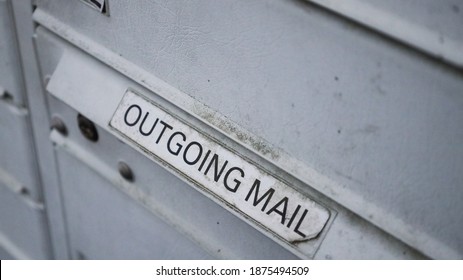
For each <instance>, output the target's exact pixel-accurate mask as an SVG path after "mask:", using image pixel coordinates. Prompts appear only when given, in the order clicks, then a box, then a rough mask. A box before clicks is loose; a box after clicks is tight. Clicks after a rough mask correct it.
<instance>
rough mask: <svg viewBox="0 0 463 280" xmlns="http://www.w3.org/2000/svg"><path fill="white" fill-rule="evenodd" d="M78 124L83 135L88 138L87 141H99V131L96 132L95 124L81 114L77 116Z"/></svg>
mask: <svg viewBox="0 0 463 280" xmlns="http://www.w3.org/2000/svg"><path fill="white" fill-rule="evenodd" d="M77 123H78V125H79V129H80V132H81V133H82V135H83V136H84V137H85V138H87V140H89V141H92V142H97V141H98V131H97V130H96V127H95V125H94V124H93V122H92V121H91V120H89V119H87V118H86V117H84V116H82V115H81V114H78V115H77Z"/></svg>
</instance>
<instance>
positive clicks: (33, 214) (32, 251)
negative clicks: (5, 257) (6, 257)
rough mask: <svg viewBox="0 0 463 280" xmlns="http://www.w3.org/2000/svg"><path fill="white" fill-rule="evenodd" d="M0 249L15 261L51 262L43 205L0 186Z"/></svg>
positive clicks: (2, 185) (1, 184)
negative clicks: (16, 259) (15, 259)
mask: <svg viewBox="0 0 463 280" xmlns="http://www.w3.org/2000/svg"><path fill="white" fill-rule="evenodd" d="M0 247H3V248H4V249H5V250H7V251H8V253H9V254H11V255H12V256H13V257H14V258H18V259H49V258H51V255H50V244H49V240H48V230H47V227H46V219H45V212H44V206H43V204H38V203H36V202H34V201H32V200H30V199H29V198H28V197H27V196H24V195H18V194H17V193H14V192H12V191H11V189H10V188H9V187H7V186H5V185H4V184H3V183H2V182H0Z"/></svg>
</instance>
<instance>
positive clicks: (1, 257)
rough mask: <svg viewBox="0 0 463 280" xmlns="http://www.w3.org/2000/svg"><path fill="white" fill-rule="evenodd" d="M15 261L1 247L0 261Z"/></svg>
mask: <svg viewBox="0 0 463 280" xmlns="http://www.w3.org/2000/svg"><path fill="white" fill-rule="evenodd" d="M12 259H14V258H13V256H11V255H10V254H9V253H8V252H7V251H6V250H5V249H3V248H2V247H0V260H12Z"/></svg>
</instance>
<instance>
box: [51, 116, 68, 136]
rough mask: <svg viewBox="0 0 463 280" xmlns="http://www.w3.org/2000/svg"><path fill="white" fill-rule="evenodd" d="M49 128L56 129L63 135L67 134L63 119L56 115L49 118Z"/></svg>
mask: <svg viewBox="0 0 463 280" xmlns="http://www.w3.org/2000/svg"><path fill="white" fill-rule="evenodd" d="M50 129H54V130H56V131H58V132H59V133H60V134H61V135H63V136H67V135H68V129H67V128H66V125H65V124H64V122H63V120H62V119H60V118H59V117H58V116H53V117H52V118H51V121H50Z"/></svg>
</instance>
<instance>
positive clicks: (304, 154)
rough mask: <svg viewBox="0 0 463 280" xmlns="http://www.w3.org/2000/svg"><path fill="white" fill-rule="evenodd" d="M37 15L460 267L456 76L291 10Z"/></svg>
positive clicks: (223, 6)
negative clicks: (199, 106) (200, 107)
mask: <svg viewBox="0 0 463 280" xmlns="http://www.w3.org/2000/svg"><path fill="white" fill-rule="evenodd" d="M38 4H39V8H40V11H38V12H37V14H36V15H37V16H36V19H37V20H38V21H39V22H40V23H42V24H44V25H45V26H48V27H49V28H51V29H52V30H53V31H54V32H57V33H58V34H60V35H61V36H63V37H66V39H67V40H70V41H71V42H73V43H74V44H77V45H79V46H80V47H81V48H83V49H85V50H86V51H88V52H90V53H92V54H93V55H96V56H97V57H98V56H99V59H102V60H104V61H105V62H106V63H108V64H110V65H112V66H113V67H115V68H116V69H118V70H119V71H122V72H123V71H128V70H127V69H130V68H129V67H125V66H124V64H121V63H120V61H122V60H126V61H130V62H131V63H133V64H135V65H137V66H139V67H140V68H141V69H143V70H146V71H147V72H149V73H151V74H153V75H155V76H157V77H158V78H160V79H162V80H164V81H165V82H167V83H168V84H169V85H171V86H173V87H175V88H177V89H179V90H180V92H184V93H185V94H187V95H189V96H192V97H193V98H194V99H196V100H198V101H200V103H204V104H206V105H207V106H209V107H211V108H212V109H213V110H217V111H218V112H220V114H218V115H223V116H226V117H227V119H229V120H231V121H232V122H233V123H237V124H238V125H239V126H241V127H244V128H245V129H247V130H248V131H253V133H254V134H256V135H258V136H261V137H263V138H265V139H266V140H267V141H268V142H270V143H271V144H273V145H274V146H277V147H279V148H281V149H282V150H284V151H285V152H286V153H287V154H288V155H289V156H288V157H286V156H282V157H280V158H276V159H273V162H274V163H275V164H276V165H277V166H279V167H281V168H283V169H284V170H287V171H288V172H290V173H291V174H293V175H295V176H296V177H297V178H299V179H301V180H302V181H304V182H308V183H309V185H311V186H312V187H313V188H315V189H316V190H318V191H320V192H321V193H323V194H325V195H326V196H327V197H329V198H331V199H333V200H334V201H336V202H338V203H340V204H341V205H343V206H345V207H347V208H348V209H349V210H351V211H353V212H354V213H356V214H358V215H360V216H361V217H363V218H364V219H366V220H367V221H370V222H371V223H373V224H375V225H377V226H379V227H380V228H382V229H383V230H385V231H387V232H389V233H391V234H392V235H394V236H396V237H397V238H399V239H401V240H403V241H405V242H406V243H407V244H409V245H411V246H413V247H415V248H417V249H418V250H420V251H422V252H424V253H425V254H427V255H429V256H431V257H436V258H449V257H450V258H460V257H461V256H462V252H463V248H462V244H463V242H462V239H461V234H460V232H461V230H462V227H463V222H462V220H461V218H460V215H459V213H461V211H462V210H463V209H462V208H461V207H462V206H461V205H462V204H461V203H460V201H461V198H462V196H463V193H462V189H461V185H462V184H463V175H462V173H461V172H460V171H459V170H460V169H461V167H462V166H463V148H462V146H461V145H460V143H461V142H462V140H463V131H462V126H461V125H460V124H461V123H462V121H463V115H462V110H461V107H462V103H463V99H462V96H461V94H460V93H461V91H462V89H463V80H462V79H461V73H460V72H458V71H455V70H454V69H453V68H450V67H447V66H445V65H443V64H441V63H438V62H436V61H435V60H433V59H429V58H427V57H424V56H423V55H421V54H418V53H416V52H415V51H414V50H412V49H409V48H406V47H404V46H402V45H399V44H395V43H394V42H391V41H388V40H387V39H385V38H383V37H380V36H377V35H376V34H375V33H373V32H370V31H368V30H365V29H362V28H358V26H357V25H355V24H353V23H351V22H347V21H345V20H342V19H339V18H338V17H337V16H336V15H333V14H330V13H326V12H324V11H323V10H321V9H319V8H316V7H314V6H311V5H308V4H307V5H306V4H303V3H300V2H297V1H269V2H259V1H256V2H250V1H242V2H241V1H220V2H219V1H216V2H213V3H210V2H208V3H207V7H208V8H207V9H203V8H202V7H204V6H206V3H200V2H196V1H191V2H186V3H183V2H182V3H180V2H165V3H161V4H159V3H155V2H152V1H144V2H143V4H142V5H126V4H124V2H123V1H113V2H112V3H111V17H109V18H108V17H98V16H96V15H95V13H94V11H91V9H88V7H85V6H84V5H79V4H81V3H79V2H78V1H75V2H72V3H54V2H53V4H52V2H51V1H38ZM42 12H46V13H42ZM48 14H51V15H53V18H49V17H47V16H48ZM75 14H78V15H79V16H78V17H76V16H73V15H75ZM54 19H56V20H57V21H53V20H54ZM59 22H62V23H64V25H57V24H56V23H59ZM139 23H143V24H139ZM95 26H97V27H98V28H95ZM73 32H75V33H73ZM73 34H82V35H83V37H77V36H76V37H73V36H74V35H73ZM82 38H88V39H89V40H90V42H91V41H94V42H97V43H98V44H99V45H100V46H101V45H103V46H107V47H108V48H109V49H110V50H112V51H113V52H114V54H115V56H116V55H117V56H119V57H121V58H119V59H114V57H113V56H105V54H104V53H102V52H99V51H97V48H94V47H93V45H89V44H88V42H87V41H85V40H82ZM135 42H136V43H135ZM108 57H110V58H111V59H107V60H105V58H108ZM132 73H134V72H133V71H132ZM134 76H136V75H135V74H134ZM144 80H146V77H140V76H139V77H138V80H137V81H139V82H140V83H142V84H143V82H144ZM145 84H148V82H146V83H145ZM170 98H172V100H175V99H176V98H178V95H172V96H171V97H170ZM275 112H278V114H276V113H275ZM195 114H197V115H198V114H199V115H200V118H202V119H203V120H205V121H206V122H209V123H211V124H212V125H213V126H216V127H218V128H219V129H222V130H225V131H226V129H227V128H226V127H224V126H223V124H221V123H219V122H217V120H216V119H213V118H209V119H208V118H207V115H201V112H195ZM214 116H215V115H214ZM269 124H271V125H269ZM231 136H232V137H234V136H233V135H231ZM238 140H239V139H238ZM267 158H270V156H268V157H267ZM288 158H290V160H287V159H288ZM307 170H315V173H316V174H317V176H316V178H315V179H314V177H313V176H311V174H313V172H308V171H307ZM308 174H309V175H308ZM321 177H323V178H325V177H326V178H329V179H330V183H328V184H325V180H319V178H321ZM322 182H323V183H322Z"/></svg>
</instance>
